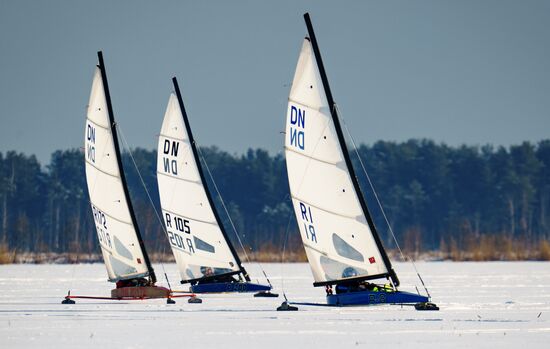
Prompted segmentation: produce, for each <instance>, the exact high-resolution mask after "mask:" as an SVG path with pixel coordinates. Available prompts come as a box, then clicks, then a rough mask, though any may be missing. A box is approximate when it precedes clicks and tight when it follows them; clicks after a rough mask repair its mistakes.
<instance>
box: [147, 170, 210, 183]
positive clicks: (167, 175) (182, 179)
mask: <svg viewBox="0 0 550 349" xmlns="http://www.w3.org/2000/svg"><path fill="white" fill-rule="evenodd" d="M157 174H158V175H159V174H160V175H163V176H166V177H170V178H174V179H177V180H180V181H184V182H187V183H193V184H202V182H201V181H192V180H190V179H185V178H181V177H176V176H173V175H169V174H168V173H164V172H160V171H157Z"/></svg>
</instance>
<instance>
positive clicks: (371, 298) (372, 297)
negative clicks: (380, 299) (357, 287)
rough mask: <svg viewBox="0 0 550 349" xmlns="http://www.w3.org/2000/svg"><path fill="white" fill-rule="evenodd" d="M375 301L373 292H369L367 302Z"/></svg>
mask: <svg viewBox="0 0 550 349" xmlns="http://www.w3.org/2000/svg"><path fill="white" fill-rule="evenodd" d="M375 302H376V298H375V297H374V295H373V294H369V303H375Z"/></svg>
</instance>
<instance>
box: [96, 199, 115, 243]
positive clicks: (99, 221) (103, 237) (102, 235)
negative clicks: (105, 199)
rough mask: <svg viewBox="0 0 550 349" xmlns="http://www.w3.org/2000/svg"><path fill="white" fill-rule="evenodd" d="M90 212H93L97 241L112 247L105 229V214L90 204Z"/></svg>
mask: <svg viewBox="0 0 550 349" xmlns="http://www.w3.org/2000/svg"><path fill="white" fill-rule="evenodd" d="M92 212H93V214H94V222H95V228H96V231H97V236H98V237H99V242H100V243H101V244H102V245H105V246H109V248H112V247H113V246H112V244H111V236H110V235H109V231H108V230H107V216H106V215H105V213H103V212H102V211H101V210H100V209H98V208H97V207H95V206H94V205H92Z"/></svg>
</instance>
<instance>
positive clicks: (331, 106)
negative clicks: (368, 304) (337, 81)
mask: <svg viewBox="0 0 550 349" xmlns="http://www.w3.org/2000/svg"><path fill="white" fill-rule="evenodd" d="M304 20H305V22H306V27H307V30H308V35H309V39H310V42H311V45H312V48H313V53H314V56H315V60H316V62H317V68H318V69H319V74H320V77H321V81H322V83H323V87H324V90H325V96H326V98H327V102H328V105H329V109H330V114H331V117H332V121H333V123H334V128H335V131H336V134H337V137H338V141H339V144H340V147H341V149H342V153H343V157H344V159H345V162H346V165H347V169H348V172H349V176H350V178H351V181H352V183H353V187H354V189H355V192H356V194H357V197H358V199H359V203H360V205H361V208H362V210H363V213H364V215H365V218H366V219H367V222H368V225H369V228H370V230H371V232H372V235H373V237H374V240H375V242H376V245H377V247H378V249H379V251H380V254H381V256H382V259H383V261H384V264H385V266H386V268H387V270H388V274H387V275H381V276H389V277H391V279H392V281H393V283H394V284H395V285H396V286H398V285H399V279H398V278H397V275H396V274H395V271H394V270H393V268H392V265H391V262H390V259H389V257H388V255H387V253H386V250H385V249H384V246H383V244H382V240H381V239H380V236H379V234H378V231H377V230H376V227H375V225H374V221H373V220H372V217H371V215H370V212H369V210H368V208H367V204H366V202H365V198H364V196H363V193H362V191H361V187H360V186H359V182H358V181H357V176H356V175H355V171H354V168H353V164H352V162H351V158H350V156H349V153H348V149H347V146H346V143H345V138H344V134H343V132H342V127H341V125H340V120H339V118H338V114H337V111H336V108H335V103H334V99H333V97H332V92H331V90H330V85H329V82H328V77H327V74H326V72H325V67H324V65H323V60H322V58H321V52H320V50H319V46H318V44H317V38H316V37H315V32H314V30H313V25H312V23H311V19H310V16H309V13H305V14H304ZM373 277H377V276H376V275H375V276H373ZM368 278H372V277H368ZM360 279H367V278H366V277H363V278H360ZM346 281H349V279H348V280H346ZM330 283H332V284H333V283H335V281H332V282H327V283H316V284H317V285H322V284H330Z"/></svg>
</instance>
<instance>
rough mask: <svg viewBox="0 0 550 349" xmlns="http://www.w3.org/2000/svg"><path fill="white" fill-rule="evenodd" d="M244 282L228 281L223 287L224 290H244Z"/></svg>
mask: <svg viewBox="0 0 550 349" xmlns="http://www.w3.org/2000/svg"><path fill="white" fill-rule="evenodd" d="M246 287H247V285H246V284H245V283H228V284H227V286H226V287H225V290H226V292H246Z"/></svg>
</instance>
